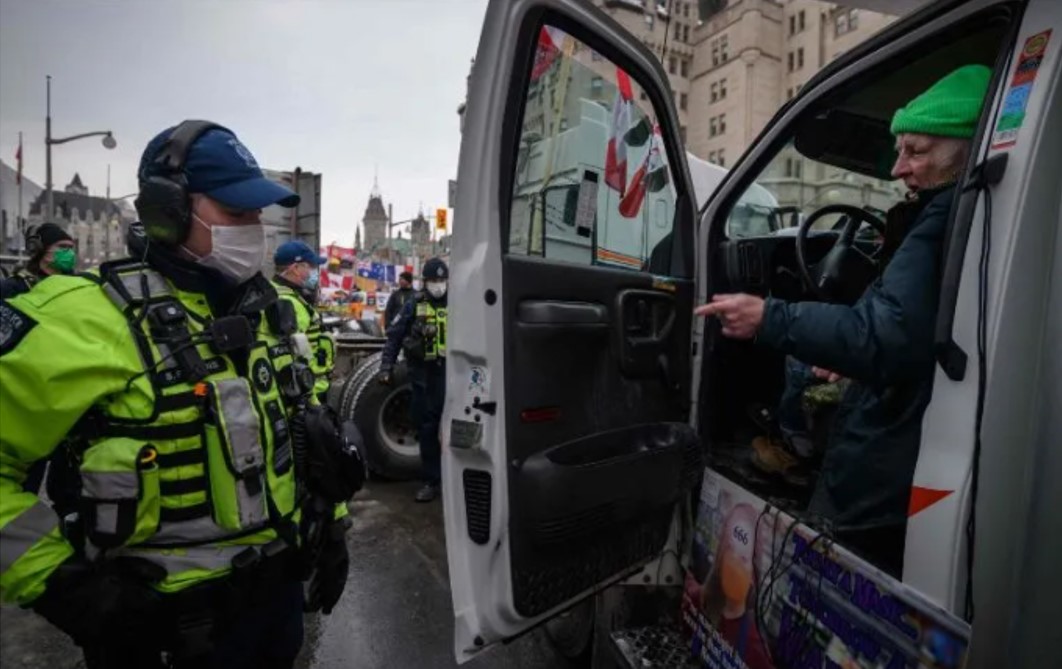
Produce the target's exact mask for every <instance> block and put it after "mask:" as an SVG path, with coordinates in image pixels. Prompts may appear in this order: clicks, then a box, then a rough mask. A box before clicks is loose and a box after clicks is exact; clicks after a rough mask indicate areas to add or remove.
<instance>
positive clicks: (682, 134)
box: [679, 125, 686, 144]
mask: <svg viewBox="0 0 1062 669" xmlns="http://www.w3.org/2000/svg"><path fill="white" fill-rule="evenodd" d="M679 140H680V141H681V142H682V143H683V144H685V143H686V126H684V125H680V126H679Z"/></svg>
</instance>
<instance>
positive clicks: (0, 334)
mask: <svg viewBox="0 0 1062 669" xmlns="http://www.w3.org/2000/svg"><path fill="white" fill-rule="evenodd" d="M36 326H37V321H35V320H33V319H32V318H30V317H29V316H27V315H26V314H24V313H22V312H21V311H19V310H18V309H16V308H15V307H13V306H11V305H10V304H8V303H7V302H0V355H3V354H5V353H7V352H8V351H10V350H12V349H13V348H15V347H16V346H18V343H19V342H20V341H22V338H23V337H25V336H26V333H28V332H29V331H30V330H32V329H33V328H35V327H36Z"/></svg>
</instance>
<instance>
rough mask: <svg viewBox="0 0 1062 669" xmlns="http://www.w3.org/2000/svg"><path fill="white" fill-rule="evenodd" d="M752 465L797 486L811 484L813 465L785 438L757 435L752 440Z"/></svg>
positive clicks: (804, 486) (805, 486)
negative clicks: (791, 446) (787, 442)
mask: <svg viewBox="0 0 1062 669" xmlns="http://www.w3.org/2000/svg"><path fill="white" fill-rule="evenodd" d="M752 465H753V466H754V467H755V468H756V469H759V470H760V471H761V472H763V473H765V474H772V475H774V476H778V477H780V478H782V479H783V480H784V481H785V482H786V483H788V484H789V485H792V486H794V487H797V488H807V487H808V486H810V485H811V466H810V462H809V461H808V459H806V458H802V457H800V455H798V454H797V453H796V452H795V451H793V450H792V449H791V448H790V447H789V446H788V445H787V444H786V443H785V440H783V439H776V438H772V437H756V438H754V439H753V440H752Z"/></svg>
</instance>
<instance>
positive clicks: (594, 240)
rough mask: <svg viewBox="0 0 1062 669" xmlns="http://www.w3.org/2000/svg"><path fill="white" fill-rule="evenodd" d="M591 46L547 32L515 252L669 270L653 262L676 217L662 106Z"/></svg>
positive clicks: (512, 235)
mask: <svg viewBox="0 0 1062 669" xmlns="http://www.w3.org/2000/svg"><path fill="white" fill-rule="evenodd" d="M592 54H593V52H592V51H591V50H590V49H589V48H588V47H587V46H586V45H584V44H582V43H580V42H579V41H578V40H576V39H575V38H574V37H572V36H571V35H568V34H566V33H564V32H563V31H561V30H559V29H556V28H553V27H551V26H547V27H545V28H543V29H542V30H541V32H540V34H539V41H538V47H537V52H536V54H535V59H534V64H533V66H532V71H531V74H530V79H529V82H528V94H527V96H526V98H525V100H526V101H525V103H524V104H525V107H524V113H523V121H522V129H521V135H520V144H519V147H518V150H517V159H516V167H515V170H516V173H515V175H514V179H513V193H512V200H511V207H510V211H511V214H510V219H509V247H508V252H509V253H511V254H520V255H534V256H542V257H545V258H548V259H550V260H556V261H560V262H570V263H579V264H586V265H605V266H611V267H620V268H626V269H631V270H642V269H651V270H652V271H654V272H656V273H664V272H666V271H667V267H656V266H655V265H654V266H653V267H649V264H650V262H649V261H650V256H651V255H653V257H654V258H656V257H660V256H661V254H655V255H654V254H653V250H654V247H656V246H657V245H658V244H660V243H661V241H664V240H665V237H666V238H667V239H668V240H669V239H670V236H669V233H670V232H671V229H672V226H673V221H674V218H675V189H674V184H673V179H672V175H671V172H670V167H669V162H670V161H669V159H668V156H667V151H666V149H665V147H664V145H663V140H662V138H661V134H660V132H661V131H660V128H659V126H658V124H657V117H658V116H657V114H656V112H655V110H654V109H653V107H652V104H651V103H650V102H649V101H648V100H646V99H645V98H646V96H645V94H644V91H643V90H642V88H641V87H640V86H639V85H638V83H637V82H636V81H634V79H632V78H631V77H630V75H629V74H628V73H627V72H625V71H623V70H622V69H620V68H618V67H617V66H616V65H615V64H613V63H611V62H610V61H609V60H608V59H607V58H606V57H604V56H602V55H599V56H598V58H597V59H595V58H594V57H593V55H592ZM547 91H548V92H547ZM665 243H666V242H665Z"/></svg>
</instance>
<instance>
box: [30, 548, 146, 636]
mask: <svg viewBox="0 0 1062 669" xmlns="http://www.w3.org/2000/svg"><path fill="white" fill-rule="evenodd" d="M165 577H166V571H165V570H164V569H162V567H159V566H157V565H155V564H153V563H151V562H148V561H146V560H142V559H139V558H117V559H115V560H109V561H107V562H106V563H105V564H103V565H94V564H92V563H90V562H87V561H86V560H84V559H82V558H76V557H75V558H71V559H69V560H67V561H66V562H64V563H63V564H61V565H59V567H58V568H57V569H56V570H55V571H54V572H52V575H51V576H50V577H49V578H48V582H47V586H46V589H45V591H44V594H43V595H41V596H40V597H38V598H37V599H36V600H34V601H33V602H32V603H31V604H30V606H31V607H32V608H33V610H34V611H36V612H37V613H38V614H40V615H41V616H43V617H44V618H45V619H46V620H47V621H48V622H50V623H51V624H53V625H55V626H56V627H58V628H59V629H60V630H62V631H63V632H66V633H67V634H69V635H70V637H71V638H72V639H73V640H74V643H76V644H77V645H79V646H83V645H85V644H86V643H89V642H92V641H95V640H99V639H102V638H105V637H106V636H108V635H115V634H122V635H125V634H131V633H133V634H136V633H138V632H137V630H140V629H143V630H144V633H150V632H151V629H150V627H151V621H152V620H153V619H154V618H155V613H156V610H157V605H158V604H159V601H160V596H159V594H158V593H157V592H156V591H155V590H154V589H153V588H151V586H150V585H149V583H152V582H158V581H161V580H162V579H163V578H165Z"/></svg>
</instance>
